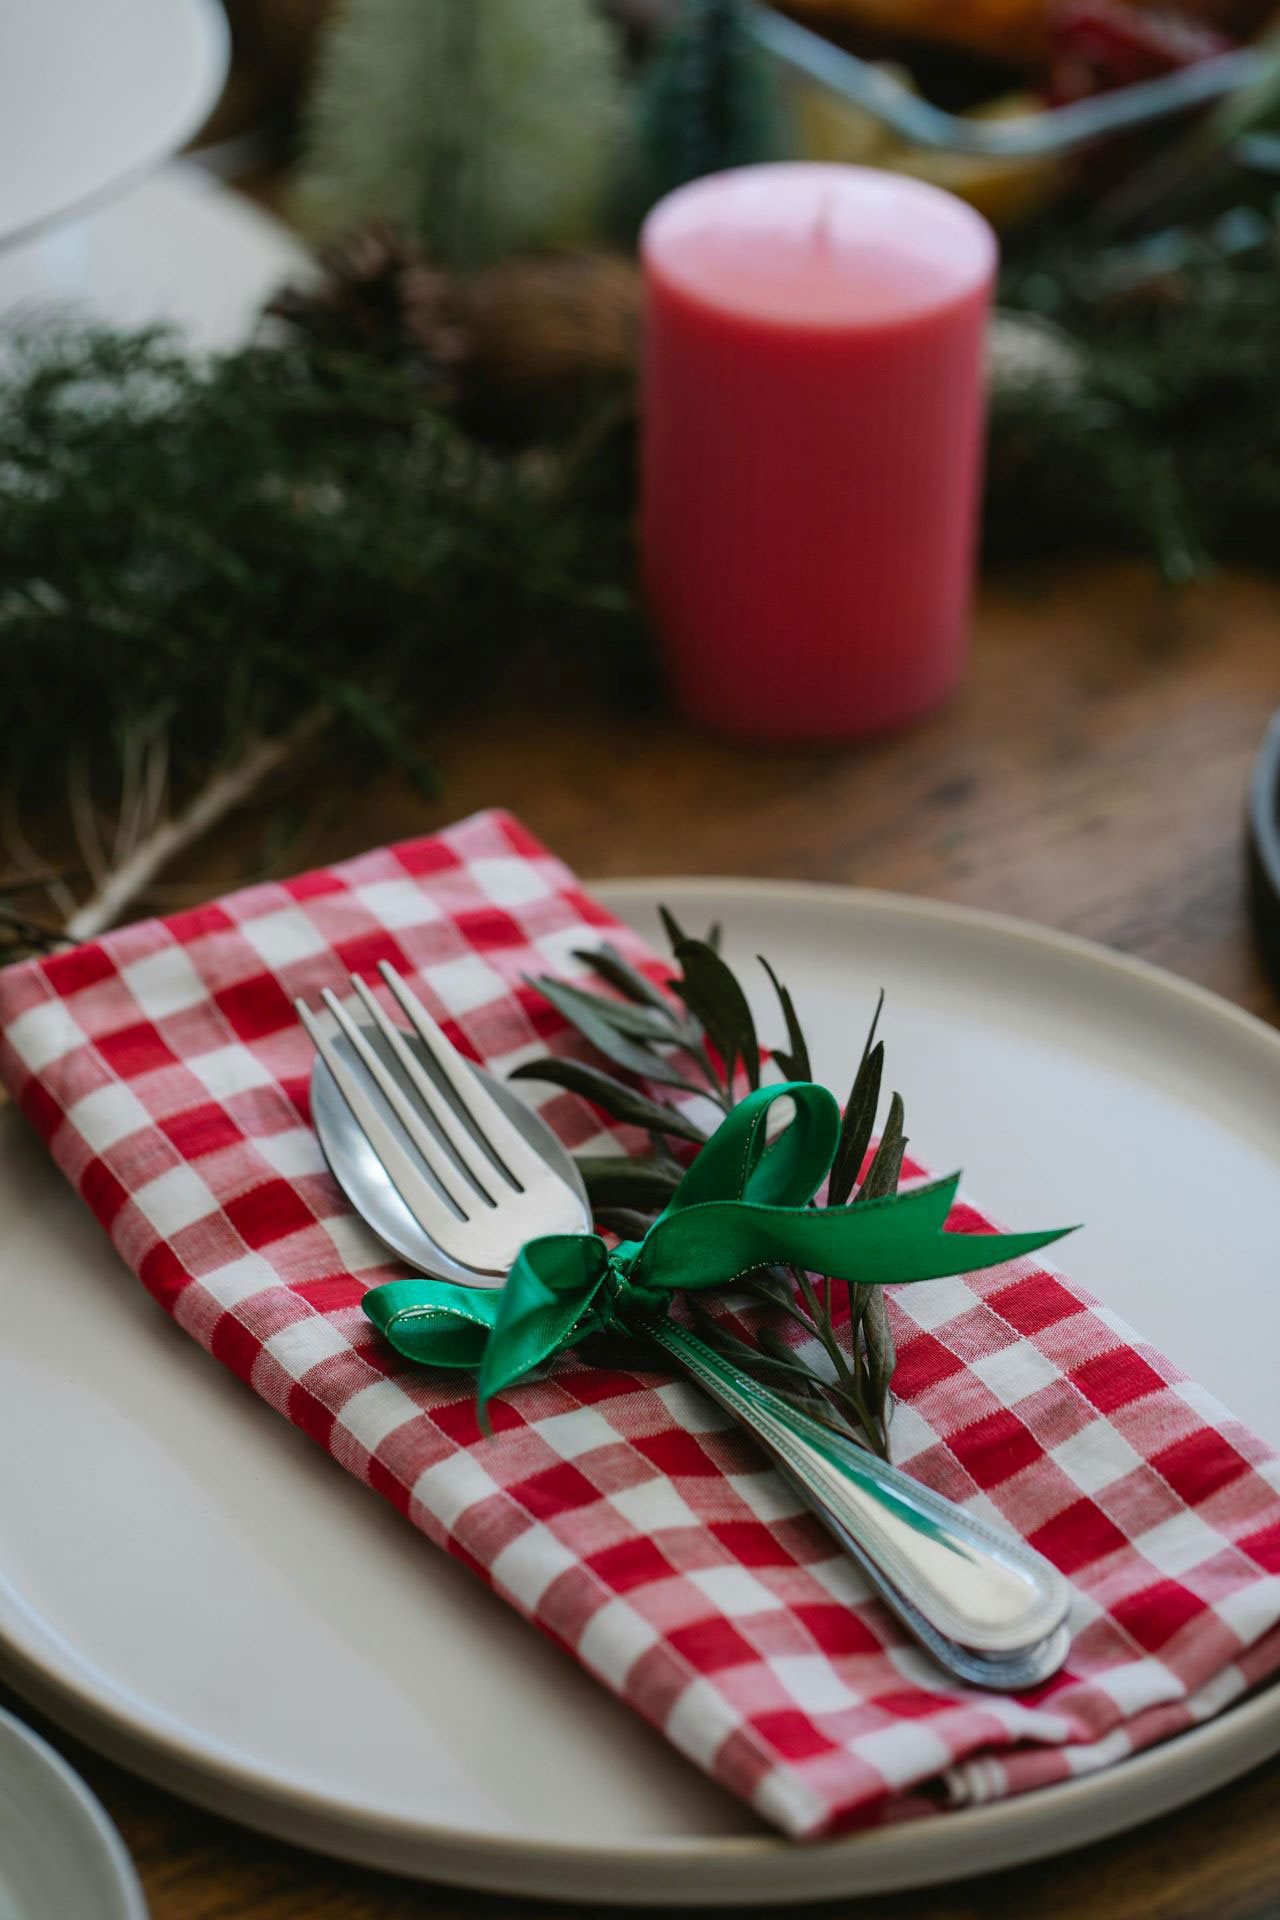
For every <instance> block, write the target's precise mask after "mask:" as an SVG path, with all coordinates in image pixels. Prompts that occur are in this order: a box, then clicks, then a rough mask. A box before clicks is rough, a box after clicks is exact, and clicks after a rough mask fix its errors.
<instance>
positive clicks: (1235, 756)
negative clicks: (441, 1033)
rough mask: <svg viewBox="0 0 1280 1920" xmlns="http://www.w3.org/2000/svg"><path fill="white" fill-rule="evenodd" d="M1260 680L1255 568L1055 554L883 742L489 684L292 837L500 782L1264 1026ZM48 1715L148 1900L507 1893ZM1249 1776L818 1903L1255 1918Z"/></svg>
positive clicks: (627, 856) (362, 831)
mask: <svg viewBox="0 0 1280 1920" xmlns="http://www.w3.org/2000/svg"><path fill="white" fill-rule="evenodd" d="M1277 706H1280V585H1277V584H1275V583H1271V582H1263V581H1254V580H1249V579H1245V578H1224V579H1222V580H1220V581H1218V582H1216V583H1214V584H1213V585H1212V586H1210V587H1207V588H1202V589H1197V590H1195V591H1192V592H1185V593H1182V594H1180V595H1177V596H1171V595H1169V594H1166V593H1165V592H1163V591H1162V590H1161V588H1160V587H1159V586H1158V585H1157V584H1156V583H1155V582H1153V581H1152V580H1151V578H1150V577H1149V575H1148V574H1146V573H1145V572H1144V571H1143V570H1142V569H1141V568H1138V567H1127V566H1126V567H1120V566H1090V567H1060V568H1058V569H1056V570H1054V571H1052V572H1046V573H1042V574H1037V575H1030V574H1028V575H1022V576H1018V577H1008V576H1005V577H1002V578H1001V579H1000V580H998V581H996V582H993V583H992V584H990V585H989V587H988V589H987V591H986V592H985V594H984V597H983V601H982V605H981V610H980V616H979V621H978V633H977V641H976V655H975V661H974V667H973V671H972V674H971V676H970V678H969V681H968V684H967V686H966V688H965V690H964V692H963V694H962V696H961V698H960V699H959V700H958V701H956V702H955V703H954V704H953V705H952V707H951V708H950V709H949V710H948V711H947V712H946V713H944V714H941V715H939V716H938V717H937V718H935V719H934V720H932V721H930V722H929V723H928V724H927V725H925V726H923V727H921V728H920V729H919V730H918V731H916V732H914V733H911V734H908V735H906V736H904V737H903V738H901V739H898V740H891V741H885V742H883V743H880V744H877V745H874V746H870V747H866V748H863V749H859V750H837V749H822V750H820V751H819V750H810V749H786V750H781V749H778V750H768V751H765V750H760V749H755V750H750V751H748V750H745V749H742V748H738V747H735V746H732V745H727V744H724V743H722V742H716V741H712V740H709V739H705V738H700V737H697V736H695V735H693V734H690V733H687V732H685V731H683V730H681V729H680V728H678V727H677V726H676V725H674V724H673V723H672V722H671V721H670V720H669V719H667V718H664V717H660V716H657V715H644V716H640V717H638V718H636V719H635V720H634V722H633V723H632V724H630V725H629V726H628V727H627V730H626V733H625V736H624V734H623V732H622V729H621V726H620V723H619V722H618V720H617V719H616V718H608V719H602V718H601V717H600V716H599V715H598V714H591V713H583V712H577V713H568V714H563V713H562V714H560V715H558V716H557V715H554V714H544V715H541V716H540V717H539V719H538V724H537V726H536V727H532V728H531V727H530V726H529V722H528V715H527V713H522V712H520V711H514V710H513V711H505V712H503V713H500V714H498V715H497V716H491V717H489V718H487V719H486V720H485V721H484V723H483V725H481V724H480V723H479V722H472V723H471V724H469V725H467V726H465V727H459V728H458V730H457V731H456V733H454V734H453V735H452V736H451V737H450V738H448V739H447V740H444V741H442V742H441V743H440V754H441V761H442V765H443V768H444V773H445V781H446V791H445V797H444V800H443V801H442V802H440V803H428V802H425V801H423V800H421V799H420V798H417V797H415V796H413V795H411V794H410V793H409V792H408V791H407V789H406V788H405V787H404V786H402V785H401V784H400V783H399V782H397V781H394V780H388V781H386V782H384V783H381V784H378V785H375V786H372V787H370V788H368V789H367V790H365V791H363V792H359V793H353V794H351V795H349V796H344V797H343V806H342V809H341V815H342V817H341V824H340V825H336V826H333V827H331V828H327V829H326V830H325V831H324V833H323V834H322V835H321V836H320V838H319V840H318V841H317V842H313V844H312V845H310V846H308V848H307V849H306V856H307V859H308V860H309V861H310V860H324V859H330V858H338V857H341V856H342V855H344V854H348V853H353V852H356V851H358V850H359V849H360V848H362V847H365V846H368V845H371V844H373V843H375V842H377V841H380V840H386V839H389V838H392V837H402V836H404V835H407V834H411V833H418V832H422V831H426V830H429V829H430V828H432V827H435V826H438V825H440V824H442V823H443V822H444V821H445V820H446V819H449V818H452V817H456V816H457V815H459V814H461V813H465V812H468V811H470V810H472V809H473V808H478V807H482V806H491V805H494V804H501V805H504V806H508V807H510V808H512V809H513V810H515V811H516V812H518V813H519V814H521V815H522V816H523V817H524V819H525V820H527V822H528V823H529V825H530V826H531V827H533V828H534V829H535V830H536V831H537V832H538V833H540V834H541V835H542V836H544V837H545V838H546V839H547V840H548V841H549V842H550V843H551V844H552V845H553V846H554V847H555V848H556V849H557V850H558V851H559V852H561V853H562V854H563V855H564V856H565V857H566V859H568V860H569V861H571V862H572V863H573V864H574V865H575V866H576V867H577V868H578V870H579V871H580V872H581V873H583V874H584V875H587V876H597V877H599V876H604V875H618V874H644V873H662V872H665V873H674V872H681V873H725V874H758V875H769V876H778V875H782V876H789V877H793V878H803V879H810V880H831V881H842V882H851V883H856V884H859V885H863V886H872V887H890V888H897V889H900V890H902V891H906V892H910V893H921V894H929V895H932V896H935V897H938V898H942V899H950V900H962V901H968V902H971V903H973V904H976V905H979V906H984V907H993V908H999V909H1001V910H1003V911H1005V912H1009V913H1016V914H1022V915H1025V916H1027V917H1028V918H1031V919H1035V920H1041V921H1045V922H1047V923H1049V924H1050V925H1053V926H1057V927H1066V928H1070V929H1071V930H1072V931H1074V932H1077V933H1083V934H1088V935H1090V936H1091V937H1093V938H1095V939H1099V940H1103V941H1106V942H1107V943H1108V944H1110V945H1112V946H1115V947H1119V948H1122V949H1123V950H1124V951H1126V952H1129V953H1134V954H1139V955H1141V956H1143V957H1144V958H1145V959H1148V960H1153V961H1156V962H1158V963H1159V964H1161V965H1162V966H1167V967H1171V968H1172V969H1173V970H1174V971H1175V972H1178V973H1181V974H1183V975H1185V976H1187V977H1188V978H1190V979H1193V980H1197V981H1200V982H1202V983H1203V984H1204V985H1206V986H1209V987H1212V988H1214V989H1215V990H1216V991H1217V992H1219V993H1222V994H1225V995H1226V996H1227V997H1228V998H1229V999H1233V1000H1235V1001H1238V1002H1239V1003H1240V1004H1241V1005H1243V1006H1246V1007H1248V1008H1250V1009H1251V1010H1252V1011H1253V1012H1255V1013H1258V1014H1260V1015H1262V1016H1263V1017H1264V1018H1265V1019H1269V1020H1271V1021H1273V1022H1277V1023H1280V996H1278V995H1277V994H1276V992H1275V991H1274V990H1273V989H1272V988H1271V987H1270V986H1268V984H1267V983H1266V981H1265V980H1264V978H1263V976H1262V973H1261V971H1260V968H1259V966H1258V964H1257V962H1256V959H1255V956H1254V954H1253V951H1252V948H1251V945H1250V941H1249V936H1248V929H1247V924H1246V915H1245V906H1244V894H1243V881H1242V860H1241V848H1242V834H1241V828H1242V808H1243V792H1244V783H1245V778H1246V774H1247V769H1248V766H1249V762H1250V759H1251V756H1252V755H1253V753H1254V752H1255V750H1256V749H1257V747H1258V745H1259V743H1260V740H1261V737H1262V732H1263V728H1264V725H1265V722H1266V719H1267V716H1268V714H1269V713H1270V712H1271V710H1272V709H1273V708H1275V707H1277ZM242 832H243V829H242V830H241V833H240V834H237V833H232V832H228V834H226V835H225V836H224V837H223V838H222V839H221V840H220V842H219V843H218V844H217V845H214V846H212V847H208V848H205V849H203V850H201V852H200V853H199V854H198V855H193V856H191V858H190V859H189V862H188V866H187V869H186V871H185V872H184V873H183V874H182V875H180V876H169V880H170V883H172V882H173V881H174V880H175V879H181V880H182V881H184V882H194V883H198V884H199V885H200V886H201V887H202V888H203V889H204V890H207V891H212V890H213V889H215V888H217V887H221V886H223V885H227V884H230V883H231V882H232V881H233V880H234V879H235V878H237V877H238V873H239V872H242V870H243V869H242V866H241V865H240V864H239V863H241V862H242V861H243V857H244V856H243V851H242V849H243V839H242ZM46 1731H48V1730H47V1729H46ZM54 1737H55V1739H56V1741H57V1744H58V1745H60V1746H62V1747H63V1748H64V1750H66V1751H67V1752H68V1753H69V1754H70V1755H71V1757H72V1759H73V1760H74V1762H75V1763H76V1764H77V1765H78V1766H80V1767H81V1768H82V1770H83V1772H84V1773H85V1774H86V1775H87V1776H88V1778H89V1780H90V1781H91V1783H92V1784H93V1785H94V1787H95V1788H96V1789H97V1790H98V1792H99V1793H100V1794H101V1795H102V1797H103V1799H104V1800H105V1802H106V1804H107V1806H108V1808H109V1809H110V1811H111V1812H112V1814H113V1815H114V1816H115V1818H116V1820H117V1821H118V1822H119V1825H120V1827H121V1830H122V1832H123V1834H124V1836H125V1839H126V1840H127V1842H128V1843H129V1845H130V1847H131V1848H132V1850H133V1853H134V1856H135V1858H136V1860H137V1862H138V1865H139V1869H140V1871H141V1874H142V1878H143V1881H144V1883H145V1886H146V1890H147V1894H148V1896H149V1898H150V1901H151V1906H152V1912H153V1916H154V1920H409V1916H413V1920H498V1916H500V1915H502V1916H506V1915H510V1914H512V1913H513V1912H515V1911H524V1910H526V1909H524V1908H522V1907H521V1905H520V1903H518V1902H513V1901H511V1900H510V1899H508V1898H506V1897H487V1896H482V1895H468V1894H461V1893H455V1892H452V1891H449V1890H445V1889H437V1888H424V1887H420V1886H414V1885H410V1884H408V1883H405V1882H398V1881H394V1880H389V1879H385V1878H382V1877H380V1876H378V1875H375V1874H370V1873H364V1872H360V1871H356V1870H354V1869H349V1868H346V1867H342V1866H338V1865H333V1864H331V1863H329V1862H327V1861H324V1860H320V1859H317V1858H314V1857H311V1856H309V1855H306V1854H303V1853H299V1852H296V1851H294V1850H292V1849H291V1848H288V1847H284V1846H279V1845H276V1844H275V1843H274V1842H272V1841H268V1840H264V1839H261V1838H259V1837H258V1836H257V1835H255V1834H251V1833H248V1832H245V1831H243V1830H240V1829H238V1828H235V1827H231V1826H228V1825H226V1824H225V1823H223V1822H221V1821H218V1820H216V1819H213V1818H211V1817H209V1816H208V1815H206V1814H203V1813H200V1812H198V1811H196V1810H194V1809H192V1808H190V1807H187V1806H184V1805H182V1804H181V1803H180V1802H178V1801H176V1800H173V1799H170V1798H169V1797H168V1796H166V1795H165V1794H163V1793H161V1792H159V1791H157V1790H155V1789H154V1788H152V1787H149V1786H145V1785H143V1784H142V1783H140V1782H138V1781H136V1780H133V1779H131V1778H130V1777H128V1776H126V1775H125V1774H123V1773H121V1772H119V1771H118V1770H116V1769H114V1768H112V1767H109V1766H107V1765H105V1764H103V1763H101V1762H99V1761H98V1760H96V1759H94V1758H93V1757H92V1756H90V1755H89V1754H87V1753H85V1752H84V1751H83V1750H81V1749H79V1748H76V1747H75V1746H74V1745H73V1744H72V1743H70V1742H66V1741H64V1740H63V1739H62V1738H61V1737H60V1736H57V1735H55V1736H54ZM1277 1793H1280V1763H1273V1764H1271V1765H1270V1766H1267V1767H1264V1768H1261V1769H1259V1771H1257V1772H1256V1773H1254V1774H1253V1775H1251V1776H1250V1777H1249V1778H1247V1779H1245V1780H1243V1781H1240V1782H1237V1783H1236V1784H1235V1785H1233V1786H1230V1787H1228V1788H1226V1789H1225V1790H1224V1791H1222V1792H1220V1793H1218V1794H1216V1795H1214V1796H1213V1798H1212V1799H1209V1800H1206V1801H1204V1802H1202V1803H1201V1804H1200V1805H1199V1806H1197V1807H1195V1808H1188V1809H1185V1810H1183V1811H1182V1812H1179V1813H1177V1814H1174V1815H1172V1816H1170V1817H1169V1818H1168V1819H1165V1820H1161V1821H1159V1822H1157V1823H1155V1824H1154V1825H1151V1826H1148V1827H1145V1828H1143V1829H1141V1830H1140V1831H1139V1832H1137V1833H1135V1834H1133V1835H1129V1836H1125V1837H1122V1838H1120V1839H1118V1840H1115V1841H1111V1842H1108V1843H1105V1844H1103V1845H1101V1846H1095V1847H1090V1848H1087V1849H1085V1850H1083V1851H1081V1852H1078V1853H1075V1854H1072V1855H1069V1856H1068V1857H1067V1858H1066V1859H1064V1860H1058V1861H1051V1862H1048V1863H1046V1864H1045V1865H1042V1866H1032V1867H1027V1868H1025V1869H1021V1870H1018V1871H1016V1872H1012V1873H1007V1874H1003V1875H997V1876H992V1877H991V1878H989V1879H987V1880H983V1881H968V1882H965V1883H963V1884H960V1885H958V1886H956V1887H955V1888H952V1889H946V1890H941V1891H939V1890H935V1891H931V1892H925V1893H920V1894H914V1895H905V1896H897V1897H891V1898H890V1897H886V1898H877V1899H871V1900H868V1901H866V1902H862V1903H857V1902H845V1903H836V1904H835V1905H833V1906H831V1907H829V1908H826V1909H824V1910H823V1911H826V1912H829V1913H832V1914H841V1913H848V1914H850V1915H852V1914H853V1913H855V1912H856V1913H858V1914H861V1915H866V1916H875V1920H970V1917H971V1916H978V1915H982V1916H984V1920H1023V1916H1028V1915H1032V1914H1034V1915H1036V1916H1037V1920H1277V1916H1280V1822H1278V1821H1277V1820H1276V1817H1275V1801H1276V1796H1277ZM527 1911H528V1912H529V1913H530V1914H534V1913H547V1914H550V1913H553V1912H554V1913H556V1914H561V1913H563V1914H565V1915H566V1916H568V1915H571V1914H572V1913H573V1912H574V1911H575V1910H574V1909H571V1908H562V1907H559V1906H556V1907H551V1906H541V1905H539V1906H537V1907H534V1906H532V1905H530V1906H529V1907H528V1908H527ZM579 1911H581V1910H579ZM50 1920H55V1917H54V1916H50ZM57 1920H62V1917H61V1916H58V1917H57ZM66 1920H72V1916H66Z"/></svg>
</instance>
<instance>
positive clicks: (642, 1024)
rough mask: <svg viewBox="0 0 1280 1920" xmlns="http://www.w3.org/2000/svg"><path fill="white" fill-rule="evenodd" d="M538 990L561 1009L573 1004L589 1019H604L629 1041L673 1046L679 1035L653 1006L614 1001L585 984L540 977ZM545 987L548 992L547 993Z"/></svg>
mask: <svg viewBox="0 0 1280 1920" xmlns="http://www.w3.org/2000/svg"><path fill="white" fill-rule="evenodd" d="M536 985H537V988H538V991H539V993H541V994H542V995H543V996H544V997H545V998H546V999H548V1000H550V1001H551V1002H552V1005H553V1006H557V1007H559V1009H560V1010H561V1012H564V1011H565V1009H566V1008H568V1007H576V1008H577V1010H578V1012H579V1013H580V1014H581V1015H583V1016H584V1017H585V1018H586V1019H588V1020H596V1019H599V1020H605V1021H607V1022H608V1024H609V1025H610V1026H611V1027H612V1028H613V1030H614V1032H615V1033H621V1034H625V1035H626V1037H627V1038H628V1039H629V1040H640V1041H643V1042H645V1043H646V1044H652V1043H655V1042H656V1044H657V1045H658V1046H667V1047H669V1046H673V1045H674V1044H675V1042H676V1040H677V1038H678V1035H677V1033H675V1032H673V1030H672V1023H671V1020H670V1018H669V1017H668V1016H667V1015H666V1014H665V1013H659V1011H658V1009H657V1008H656V1007H641V1006H637V1005H636V1004H635V1002H634V1001H633V1000H613V999H610V998H607V997H606V996H605V995H604V994H601V993H590V992H588V990H587V989H586V988H585V987H575V986H574V985H573V984H572V982H571V981H568V980H545V979H543V980H539V981H537V982H536ZM548 987H550V988H551V992H548V991H547V989H548Z"/></svg>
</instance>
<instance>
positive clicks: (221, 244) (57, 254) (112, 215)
mask: <svg viewBox="0 0 1280 1920" xmlns="http://www.w3.org/2000/svg"><path fill="white" fill-rule="evenodd" d="M0 4H2V0H0ZM313 271H314V268H313V266H312V262H311V256H310V255H309V254H308V253H307V251H306V249H305V248H304V247H303V246H302V244H301V242H300V241H299V240H298V239H297V237H296V236H295V235H294V234H292V233H291V232H290V231H289V229H288V228H287V227H286V226H284V225H283V223H282V222H281V221H279V220H276V219H274V218H273V217H272V216H271V215H270V214H268V213H264V212H263V211H262V209H261V208H260V207H255V206H253V205H252V204H251V203H250V202H249V201H248V200H246V199H245V198H244V196H243V195H242V194H239V193H235V192H233V191H232V189H231V188H230V187H226V186H224V185H223V184H222V182H221V181H220V180H218V179H217V178H215V176H214V175H213V174H211V173H210V172H208V171H207V170H206V169H205V168H204V167H202V166H200V165H199V164H198V163H197V162H195V161H191V160H177V161H174V162H173V164H172V165H171V166H167V167H161V168H159V169H158V170H157V171H156V172H155V173H154V174H152V175H151V176H150V177H149V178H148V179H146V180H143V181H142V182H141V183H140V184H139V185H137V186H134V187H130V188H129V190H128V191H127V192H125V193H121V194H118V195H117V196H116V197H115V198H114V199H111V200H109V201H108V202H107V203H106V204H105V205H104V206H101V207H97V208H95V209H94V211H92V212H91V213H88V214H85V215H84V217H83V218H79V219H73V220H60V221H58V222H57V223H56V225H54V226H51V227H48V228H45V229H42V230H41V231H40V232H39V233H37V234H35V235H34V236H33V237H32V238H31V239H29V240H27V241H25V242H24V243H23V244H22V245H20V246H13V247H8V248H6V249H4V250H3V251H0V316H3V318H4V321H5V323H6V324H8V323H9V322H10V321H13V320H19V319H22V318H24V317H25V318H27V319H28V320H30V319H31V317H32V316H33V315H45V314H60V313H65V312H67V311H68V310H71V311H73V312H77V313H79V314H81V315H88V316H89V317H91V318H93V319H95V320H99V321H105V322H106V323H107V324H109V325H111V326H115V327H150V326H171V327H177V328H178V329H179V331H180V332H181V333H182V334H183V336H184V338H185V341H186V344H187V345H188V346H189V347H192V348H195V349H197V350H199V351H214V350H216V349H220V348H230V347H237V346H239V345H241V344H242V342H243V341H245V340H247V339H248V338H249V336H250V335H251V334H252V332H253V329H254V326H255V324H256V322H257V319H258V316H259V314H260V313H261V311H262V308H263V305H264V303H265V302H266V301H267V300H268V299H269V298H270V296H271V295H272V294H273V293H275V292H276V291H277V290H278V289H279V288H280V287H281V286H282V285H283V284H284V282H285V281H286V280H301V279H302V278H304V277H305V276H307V275H309V274H310V273H312V272H313Z"/></svg>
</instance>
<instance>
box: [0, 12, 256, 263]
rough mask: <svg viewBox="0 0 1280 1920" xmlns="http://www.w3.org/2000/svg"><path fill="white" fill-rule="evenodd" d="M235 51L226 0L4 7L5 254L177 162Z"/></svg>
mask: <svg viewBox="0 0 1280 1920" xmlns="http://www.w3.org/2000/svg"><path fill="white" fill-rule="evenodd" d="M228 48H229V43H228V35H227V20H226V15H225V13H224V12H223V10H222V8H221V6H220V5H219V4H218V0H110V4H109V5H108V4H105V0H4V6H3V7H0V246H2V245H7V244H9V243H10V242H11V241H14V240H20V239H22V238H23V237H24V236H25V235H26V234H29V233H34V232H35V231H36V229H37V228H39V227H42V226H45V225H46V224H47V223H48V222H49V221H51V220H56V219H58V218H59V217H60V216H61V215H63V214H65V213H69V212H72V211H74V210H76V209H78V208H80V207H83V206H85V205H86V204H88V203H89V202H90V201H96V200H99V199H101V198H103V197H104V196H106V195H108V194H111V193H114V192H115V191H116V190H117V189H118V188H119V187H122V186H124V185H126V184H127V183H128V182H129V181H131V180H134V179H137V178H138V177H139V176H140V175H141V174H143V173H145V172H146V171H147V169H148V168H150V167H153V166H155V165H156V164H157V162H159V161H161V160H166V159H167V158H168V157H169V155H170V154H171V153H176V152H177V150H178V148H179V147H180V146H182V145H183V143H184V142H185V141H186V140H188V139H190V137H191V135H192V134H193V133H195V132H196V131H197V129H198V128H199V127H200V125H201V123H202V122H203V121H204V120H205V119H206V118H207V116H208V114H209V111H210V109H211V108H212V106H213V104H214V102H215V101H216V99H217V97H218V94H219V91H220V90H221V87H222V82H223V78H224V76H225V74H226V70H227V58H228Z"/></svg>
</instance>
